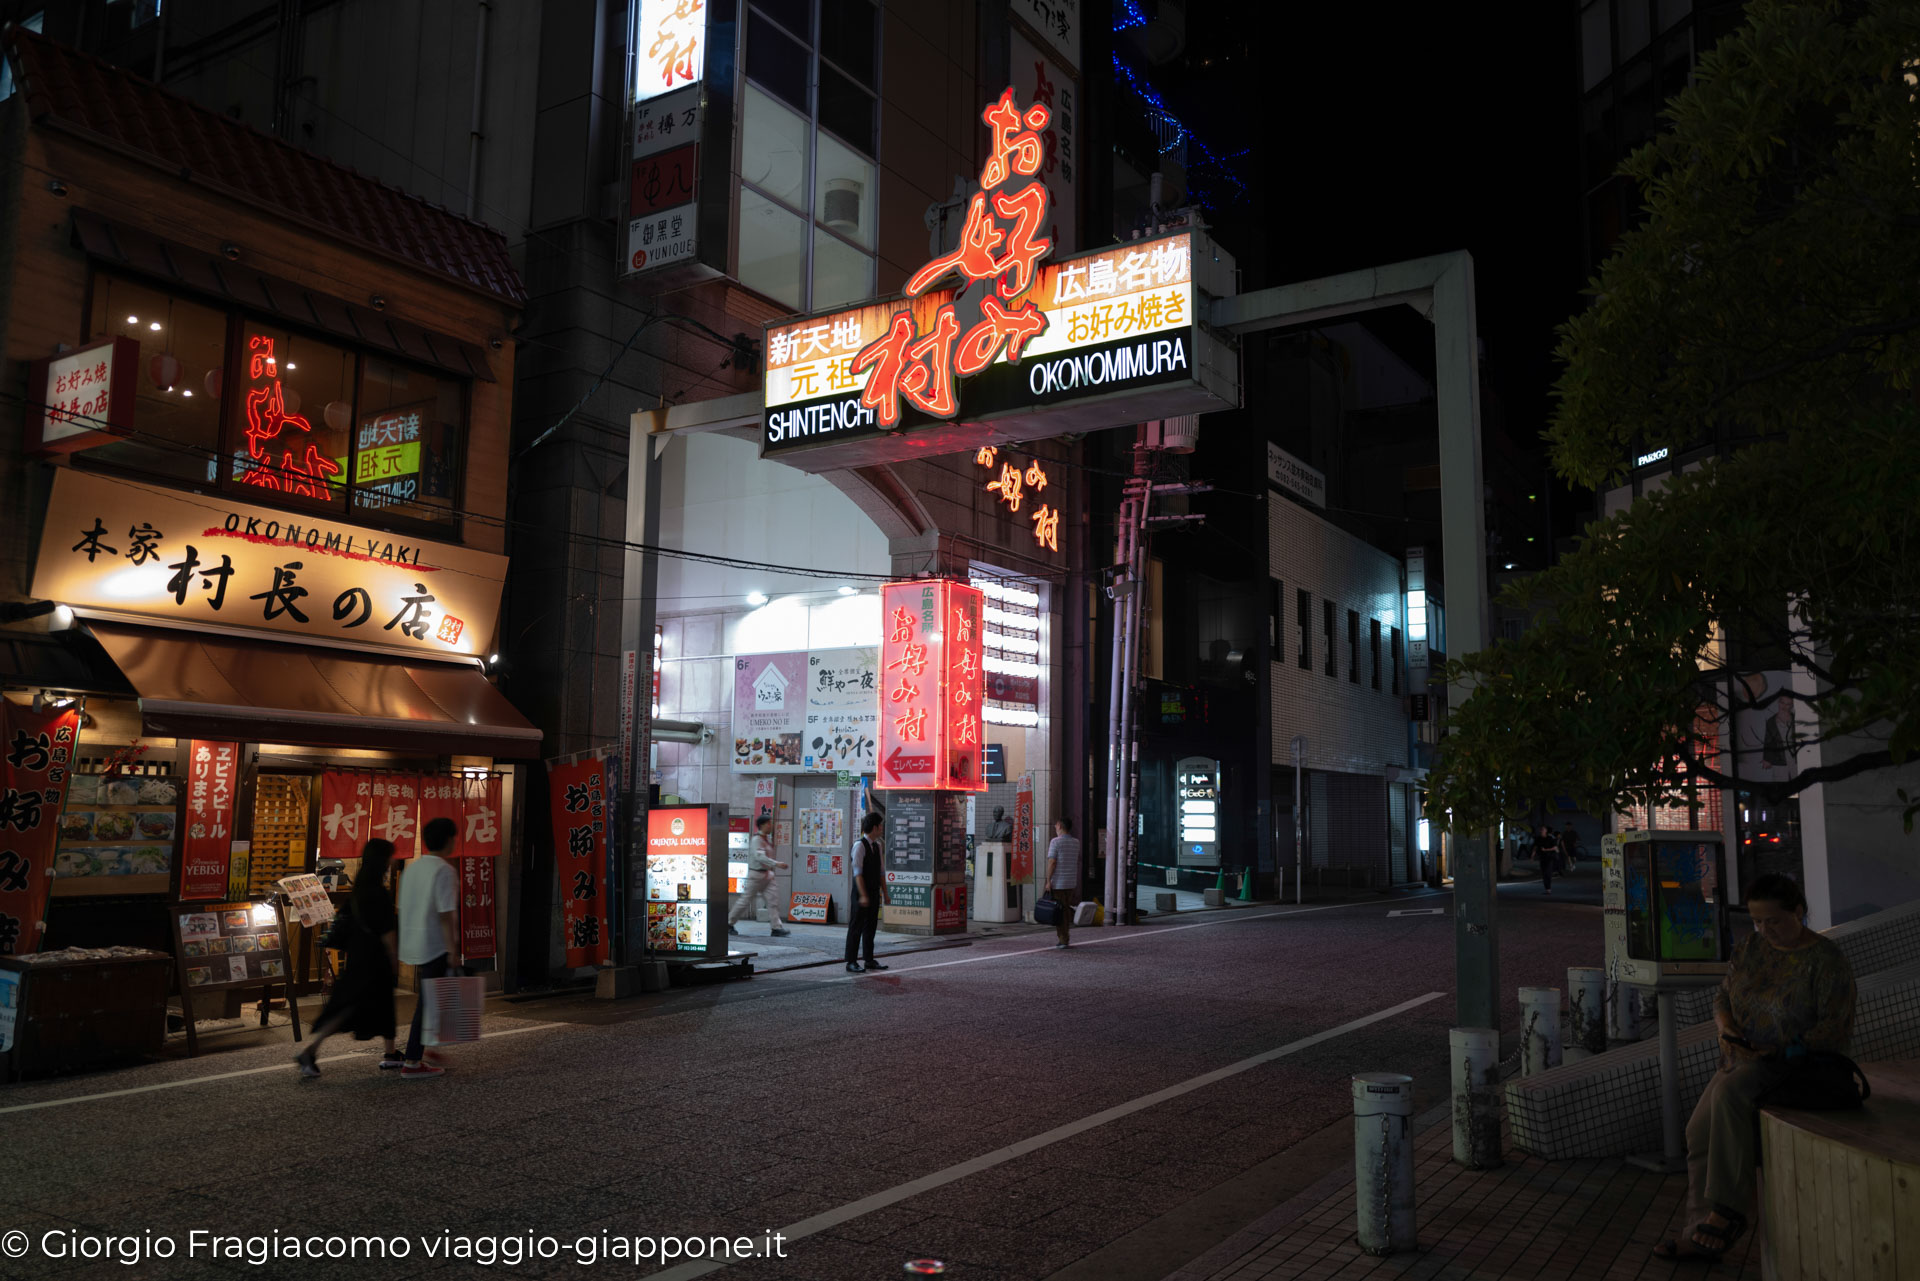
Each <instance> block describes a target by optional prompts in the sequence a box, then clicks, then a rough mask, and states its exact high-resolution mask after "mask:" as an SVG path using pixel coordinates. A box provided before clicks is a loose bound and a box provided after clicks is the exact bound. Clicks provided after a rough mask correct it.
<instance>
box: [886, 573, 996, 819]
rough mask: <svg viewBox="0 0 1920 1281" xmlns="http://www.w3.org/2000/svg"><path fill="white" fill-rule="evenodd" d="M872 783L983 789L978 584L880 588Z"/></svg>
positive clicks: (937, 582) (928, 582)
mask: <svg viewBox="0 0 1920 1281" xmlns="http://www.w3.org/2000/svg"><path fill="white" fill-rule="evenodd" d="M880 601H881V618H882V621H883V625H884V630H885V639H884V641H883V643H882V644H881V647H880V770H879V776H878V779H877V781H876V786H878V787H881V788H887V789H895V788H915V789H922V790H933V791H959V792H980V791H985V790H986V786H987V783H986V756H985V735H984V734H983V733H982V732H981V725H982V716H981V713H982V710H983V705H984V703H985V698H986V677H985V672H986V668H985V663H984V646H985V633H986V624H985V618H984V616H983V613H982V609H981V605H982V595H981V592H980V589H979V588H977V587H972V586H969V585H968V584H966V583H960V582H954V581H952V580H950V579H944V578H928V579H921V580H918V581H915V582H906V583H888V584H887V585H886V586H885V587H883V588H882V589H881V593H880Z"/></svg>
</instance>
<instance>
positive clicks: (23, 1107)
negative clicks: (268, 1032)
mask: <svg viewBox="0 0 1920 1281" xmlns="http://www.w3.org/2000/svg"><path fill="white" fill-rule="evenodd" d="M563 1026H565V1025H564V1024H561V1023H531V1024H528V1025H527V1026H526V1027H509V1028H502V1029H501V1030H500V1031H498V1032H482V1033H481V1034H480V1035H481V1038H482V1039H483V1040H484V1039H486V1038H488V1037H495V1036H519V1035H520V1034H521V1033H522V1032H544V1031H546V1030H547V1029H548V1028H554V1027H563ZM364 1057H365V1055H362V1054H330V1055H328V1056H327V1057H326V1058H324V1059H315V1060H314V1062H315V1063H342V1062H345V1061H346V1060H347V1059H358V1058H364ZM293 1070H294V1068H293V1064H291V1063H272V1064H269V1065H268V1066H266V1067H257V1068H241V1069H240V1070H238V1071H236V1072H215V1073H213V1074H212V1075H210V1076H190V1077H187V1078H185V1079H184V1080H179V1081H157V1082H155V1083H154V1084H152V1085H136V1086H132V1087H130V1088H128V1089H125V1090H104V1091H102V1092H101V1093H99V1094H76V1095H74V1096H72V1097H71V1098H65V1099H44V1100H42V1101H41V1102H39V1103H16V1104H14V1105H13V1106H12V1107H4V1108H0V1115H5V1114H6V1113H8V1112H37V1111H39V1110H40V1109H41V1108H63V1107H66V1106H67V1105H68V1104H69V1103H96V1102H98V1101H99V1100H101V1099H119V1098H125V1097H126V1096H127V1095H129V1094H151V1093H152V1092H153V1091H155V1090H177V1089H180V1088H181V1087H182V1086H187V1085H205V1084H207V1083H208V1082H210V1081H229V1080H232V1079H233V1078H234V1077H236V1076H259V1075H260V1074H261V1073H263V1072H291V1071H293Z"/></svg>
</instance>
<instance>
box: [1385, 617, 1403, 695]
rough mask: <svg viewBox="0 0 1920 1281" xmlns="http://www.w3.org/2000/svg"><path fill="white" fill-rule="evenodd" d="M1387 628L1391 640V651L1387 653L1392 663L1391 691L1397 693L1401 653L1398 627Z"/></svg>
mask: <svg viewBox="0 0 1920 1281" xmlns="http://www.w3.org/2000/svg"><path fill="white" fill-rule="evenodd" d="M1387 630H1388V633H1389V635H1390V636H1391V637H1392V640H1393V644H1392V647H1391V648H1392V652H1391V654H1390V655H1389V658H1390V659H1391V661H1392V663H1393V692H1394V693H1396V694H1398V693H1399V692H1400V661H1401V660H1400V655H1401V653H1402V650H1401V649H1400V629H1399V628H1398V627H1392V628H1388V629H1387Z"/></svg>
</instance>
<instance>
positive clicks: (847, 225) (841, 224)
mask: <svg viewBox="0 0 1920 1281" xmlns="http://www.w3.org/2000/svg"><path fill="white" fill-rule="evenodd" d="M865 194H866V187H865V186H863V185H862V184H860V183H858V182H855V181H854V180H853V179H851V178H829V179H827V190H826V195H825V197H824V198H823V199H822V201H821V206H822V208H821V213H822V214H823V215H824V217H823V218H822V221H824V222H825V223H826V224H827V226H829V227H831V228H833V229H834V230H835V231H837V232H839V233H840V234H841V235H843V236H847V237H850V238H852V239H855V240H858V239H859V238H860V200H861V197H863V196H864V195H865Z"/></svg>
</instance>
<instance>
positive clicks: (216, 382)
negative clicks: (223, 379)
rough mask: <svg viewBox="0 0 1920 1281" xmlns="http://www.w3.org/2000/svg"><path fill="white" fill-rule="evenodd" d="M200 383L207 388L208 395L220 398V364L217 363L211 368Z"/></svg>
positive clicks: (216, 398)
mask: <svg viewBox="0 0 1920 1281" xmlns="http://www.w3.org/2000/svg"><path fill="white" fill-rule="evenodd" d="M200 385H201V386H202V387H205V388H206V389H207V395H209V396H211V397H213V398H214V399H215V400H218V399H220V366H218V365H215V366H214V367H213V368H212V369H209V370H208V371H207V376H206V377H205V378H202V379H201V380H200Z"/></svg>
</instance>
